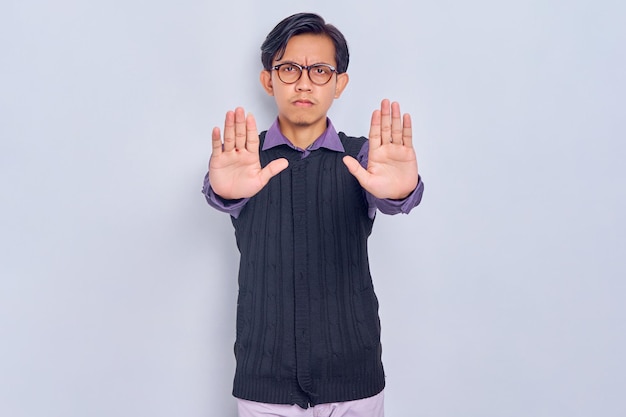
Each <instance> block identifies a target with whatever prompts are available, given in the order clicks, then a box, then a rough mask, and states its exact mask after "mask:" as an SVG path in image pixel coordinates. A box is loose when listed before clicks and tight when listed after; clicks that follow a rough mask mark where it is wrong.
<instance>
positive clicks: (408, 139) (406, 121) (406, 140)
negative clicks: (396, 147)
mask: <svg viewBox="0 0 626 417" xmlns="http://www.w3.org/2000/svg"><path fill="white" fill-rule="evenodd" d="M402 143H403V144H404V146H408V147H409V148H412V147H413V126H412V124H411V115H410V114H408V113H406V114H405V115H404V116H403V118H402Z"/></svg>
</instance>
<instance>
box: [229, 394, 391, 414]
mask: <svg viewBox="0 0 626 417" xmlns="http://www.w3.org/2000/svg"><path fill="white" fill-rule="evenodd" d="M383 403H384V392H381V393H380V394H377V395H374V396H373V397H369V398H363V399H362V400H355V401H346V402H341V403H330V404H319V405H316V406H315V407H310V408H307V409H306V410H305V409H303V408H300V407H298V406H297V405H284V404H265V403H258V402H254V401H248V400H241V399H239V398H238V399H237V405H238V407H239V417H384V415H385V412H384V407H383V406H384V404H383Z"/></svg>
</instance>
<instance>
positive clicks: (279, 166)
mask: <svg viewBox="0 0 626 417" xmlns="http://www.w3.org/2000/svg"><path fill="white" fill-rule="evenodd" d="M288 166H289V161H287V160H286V159H285V158H279V159H275V160H273V161H272V162H270V163H269V164H267V165H266V166H265V168H263V169H262V170H261V181H262V182H263V185H265V184H267V183H268V182H269V181H270V179H272V177H274V176H275V175H277V174H279V173H281V172H282V171H284V170H285V169H286V168H287V167H288Z"/></svg>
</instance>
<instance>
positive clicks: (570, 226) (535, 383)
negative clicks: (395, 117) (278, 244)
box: [0, 0, 626, 417]
mask: <svg viewBox="0 0 626 417" xmlns="http://www.w3.org/2000/svg"><path fill="white" fill-rule="evenodd" d="M299 11H314V12H318V13H320V14H321V15H322V16H324V17H325V18H326V20H327V21H329V22H330V23H333V24H335V25H337V26H338V27H339V28H340V29H341V30H342V31H343V32H344V34H345V36H346V37H347V39H348V42H349V45H350V48H351V58H352V59H351V64H350V67H349V73H350V76H351V82H350V84H349V86H348V89H347V90H346V92H345V93H344V96H343V97H342V98H341V99H340V100H338V101H337V102H336V103H335V105H334V107H333V108H332V109H331V113H330V117H331V118H332V120H333V122H334V124H335V126H337V128H338V129H340V130H343V131H345V132H346V133H348V134H351V135H365V134H367V131H368V127H369V117H370V114H371V111H372V110H374V109H375V108H376V107H377V106H378V105H379V102H380V100H381V99H382V98H385V97H388V98H390V99H392V100H397V101H399V102H400V103H401V105H402V110H403V111H406V112H410V113H411V114H412V116H413V120H414V124H415V145H416V149H417V153H418V159H419V164H420V173H421V175H422V176H423V179H424V181H425V184H426V190H425V194H424V199H423V202H422V205H421V206H420V207H418V208H417V209H416V210H415V211H413V212H412V213H411V214H410V215H408V216H404V215H402V216H395V217H386V216H383V215H379V216H378V218H377V221H376V225H375V229H374V234H373V236H372V238H371V241H370V242H371V245H370V248H371V262H372V270H373V274H374V280H375V286H376V290H377V293H378V296H379V299H380V302H381V312H380V313H381V318H382V325H383V344H384V353H383V355H384V358H383V359H384V362H385V366H386V372H387V375H388V378H387V383H388V384H387V390H386V399H387V401H386V403H387V404H386V405H387V407H386V408H387V414H388V415H389V416H391V417H398V416H420V417H421V416H425V417H426V416H427V417H474V416H475V417H503V416H505V417H509V416H511V417H513V416H524V417H526V416H533V417H541V416H546V417H555V416H567V417H575V416H602V417H611V416H623V415H626V400H625V399H624V387H625V386H626V376H625V375H626V360H625V355H624V352H625V351H626V333H625V330H626V329H625V325H624V323H625V320H626V308H625V307H624V299H625V297H624V296H625V290H626V284H625V277H626V261H625V260H624V254H625V252H626V220H625V218H624V217H625V215H624V213H625V212H626V191H625V187H624V180H625V179H626V175H625V174H626V172H625V169H624V158H625V156H626V155H625V153H626V152H625V151H626V145H625V140H626V127H625V124H626V122H625V119H626V117H625V108H626V103H625V97H626V83H625V81H624V78H625V74H626V56H625V52H624V51H625V50H626V49H625V47H624V45H626V29H625V26H624V21H626V19H625V14H626V13H625V11H626V6H624V3H623V2H621V1H618V0H615V1H610V0H605V1H590V0H589V1H582V0H571V1H565V0H563V1H558V0H547V1H545V0H544V1H539V0H534V1H532V0H528V1H521V0H518V1H495V0H491V1H490V0H477V1H473V2H465V1H460V0H447V1H446V0H443V1H438V2H424V1H407V2H400V1H394V0H390V1H386V2H376V3H366V2H362V1H355V0H350V1H343V2H339V1H326V0H323V1H322V0H320V1H315V2H307V1H301V2H298V1H294V0H292V1H272V2H253V1H237V2H235V1H229V2H219V5H215V2H211V1H199V0H180V1H177V2H166V1H163V0H157V1H154V0H153V1H148V0H126V1H79V0H59V1H56V2H49V1H48V2H46V1H41V0H40V1H36V0H35V1H33V0H19V1H18V0H9V1H8V2H6V1H4V2H3V3H2V5H1V6H0V41H1V45H0V46H1V49H0V74H1V76H0V139H1V142H0V193H1V195H2V200H1V206H0V210H1V214H2V216H0V278H1V279H0V415H2V416H7V417H26V416H28V417H57V416H58V417H86V416H89V417H112V416H115V417H117V416H133V417H135V416H151V417H160V416H185V417H199V416H220V417H222V416H225V417H230V416H234V415H235V414H234V413H235V409H234V404H235V403H234V400H233V399H232V397H231V396H230V391H231V383H232V376H233V372H234V360H233V354H232V344H233V340H234V326H235V316H234V313H235V303H236V291H237V288H236V282H235V281H236V278H235V277H236V270H237V259H238V258H237V252H236V248H235V244H234V237H233V232H232V227H231V225H230V220H229V218H228V216H226V215H224V214H221V213H218V212H215V211H213V210H212V209H210V208H209V207H208V206H207V205H206V203H205V201H204V199H203V196H202V195H201V193H200V189H201V186H202V179H203V176H204V173H205V170H206V165H207V161H208V158H209V155H210V131H211V128H212V127H213V126H215V125H221V124H222V123H223V115H224V113H225V112H226V111H227V110H228V109H231V108H234V107H235V106H237V105H241V106H244V107H245V108H246V109H247V110H249V111H251V112H253V113H254V114H255V115H256V116H257V120H258V124H259V126H260V127H261V128H267V126H268V125H269V124H270V123H271V122H272V120H273V118H274V116H275V108H274V104H273V101H272V99H271V98H270V97H268V96H266V95H265V93H264V92H263V90H262V89H261V87H260V85H259V83H258V73H259V71H260V69H261V64H260V59H259V46H260V44H261V43H262V41H263V39H264V37H265V35H266V34H267V33H268V32H269V31H270V30H271V29H272V28H273V26H274V25H275V24H276V23H278V21H279V20H281V19H282V18H283V17H286V16H287V15H290V14H292V13H295V12H299Z"/></svg>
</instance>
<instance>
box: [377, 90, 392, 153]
mask: <svg viewBox="0 0 626 417" xmlns="http://www.w3.org/2000/svg"><path fill="white" fill-rule="evenodd" d="M380 116H381V117H380V136H381V140H382V143H383V144H385V143H390V142H391V108H390V107H389V100H387V99H384V100H383V101H382V102H381V103H380Z"/></svg>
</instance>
